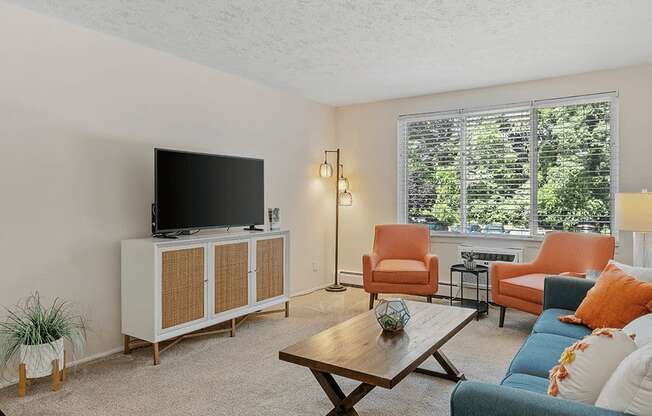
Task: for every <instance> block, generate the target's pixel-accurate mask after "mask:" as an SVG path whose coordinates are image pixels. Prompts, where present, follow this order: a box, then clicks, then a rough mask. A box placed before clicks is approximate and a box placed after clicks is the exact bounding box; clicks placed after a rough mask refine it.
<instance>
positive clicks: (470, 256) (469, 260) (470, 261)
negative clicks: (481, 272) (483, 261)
mask: <svg viewBox="0 0 652 416" xmlns="http://www.w3.org/2000/svg"><path fill="white" fill-rule="evenodd" d="M462 259H463V260H464V267H465V268H466V269H468V270H475V266H476V264H475V253H474V252H472V251H467V252H464V253H462Z"/></svg>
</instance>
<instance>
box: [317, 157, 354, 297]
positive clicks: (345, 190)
mask: <svg viewBox="0 0 652 416" xmlns="http://www.w3.org/2000/svg"><path fill="white" fill-rule="evenodd" d="M332 153H335V155H336V159H337V160H336V162H335V166H336V178H337V181H336V182H335V281H334V283H333V284H332V285H330V286H328V287H326V290H327V291H329V292H343V291H345V290H346V287H345V286H342V285H341V284H340V280H339V276H338V273H337V271H338V255H339V233H340V206H351V205H353V196H352V195H351V193H350V192H349V180H348V179H347V178H345V177H344V165H342V163H341V161H340V149H337V150H325V151H324V163H322V164H321V165H320V166H319V176H321V177H322V178H330V177H331V176H333V166H332V165H331V164H330V163H329V162H328V155H329V154H332Z"/></svg>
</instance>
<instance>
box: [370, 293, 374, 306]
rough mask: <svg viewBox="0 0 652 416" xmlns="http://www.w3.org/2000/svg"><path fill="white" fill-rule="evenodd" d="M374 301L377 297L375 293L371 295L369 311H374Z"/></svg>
mask: <svg viewBox="0 0 652 416" xmlns="http://www.w3.org/2000/svg"><path fill="white" fill-rule="evenodd" d="M374 299H375V295H374V294H373V293H370V294H369V310H372V309H373V308H374Z"/></svg>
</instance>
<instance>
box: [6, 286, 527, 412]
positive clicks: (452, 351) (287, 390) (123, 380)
mask: <svg viewBox="0 0 652 416" xmlns="http://www.w3.org/2000/svg"><path fill="white" fill-rule="evenodd" d="M367 302H368V298H367V297H366V295H365V294H364V292H363V291H362V290H360V289H350V290H348V291H347V292H344V293H337V294H334V293H326V292H324V291H319V292H316V293H313V294H310V295H306V296H302V297H298V298H294V299H293V300H292V303H291V305H292V314H291V317H290V318H289V319H284V318H283V317H282V315H276V314H274V315H265V316H261V317H256V318H251V319H250V320H249V321H247V322H245V323H244V324H243V325H242V326H241V327H240V330H239V332H238V334H237V336H236V337H235V338H229V337H228V336H222V335H218V336H213V337H206V338H197V339H194V340H189V341H184V342H182V343H181V344H179V345H178V346H176V347H174V348H172V349H170V350H169V351H167V352H166V353H164V354H163V355H162V364H161V365H160V366H156V367H154V366H152V362H151V355H150V351H149V349H143V350H138V351H136V352H134V353H132V354H131V355H130V356H125V355H122V354H117V355H115V356H112V357H109V358H107V359H105V360H102V361H100V362H94V363H91V364H87V365H83V366H80V367H79V368H77V369H75V370H73V371H72V372H71V373H70V378H69V380H68V381H67V382H65V383H64V384H63V387H62V389H61V391H59V392H56V393H55V392H51V391H49V384H48V380H47V379H44V380H40V381H36V382H35V383H33V385H32V386H30V388H29V391H28V396H27V397H25V398H23V399H18V398H17V390H16V387H15V386H13V387H8V388H6V389H4V390H2V391H0V409H2V410H3V411H4V412H5V413H6V414H7V416H17V415H30V416H40V415H43V416H45V415H47V416H55V415H67V416H73V415H84V416H88V415H98V416H103V415H156V416H167V415H185V416H191V415H192V416H195V415H196V416H200V415H202V416H203V415H210V416H218V415H279V416H281V415H283V416H287V415H323V414H326V413H327V412H328V411H329V410H330V409H331V406H330V402H329V401H328V400H327V399H326V396H325V395H324V393H323V392H322V390H321V388H320V387H319V385H318V384H317V382H316V381H315V379H314V378H313V376H312V374H310V372H309V371H308V370H307V369H306V368H303V367H299V366H296V365H293V364H289V363H286V362H282V361H279V359H278V351H279V350H280V349H282V348H284V347H286V346H288V345H290V344H292V343H294V342H297V341H299V340H301V339H302V338H304V337H306V336H308V335H311V334H314V333H317V332H319V331H320V330H322V329H325V328H327V327H329V326H331V325H333V324H335V323H338V322H341V321H344V320H346V319H348V318H350V317H352V316H354V315H356V314H358V313H361V312H364V311H365V310H367V305H368V303H367ZM490 314H491V315H490V317H489V318H488V319H487V318H484V319H480V321H479V322H475V321H474V322H472V323H471V324H470V325H468V326H467V327H466V328H464V329H463V330H462V331H461V332H460V333H459V334H458V335H457V336H455V337H454V338H453V339H452V340H451V341H449V342H448V343H447V344H446V345H445V346H444V348H443V350H444V351H445V353H446V354H447V355H448V357H449V358H450V359H451V360H452V361H453V362H454V363H455V364H456V365H457V367H458V368H459V369H460V370H462V371H464V372H465V373H466V376H467V378H469V379H471V380H482V381H487V382H491V383H496V382H498V381H500V379H501V377H502V376H503V374H504V373H505V370H506V368H507V366H508V364H509V362H510V360H511V358H512V356H513V355H514V354H515V353H516V351H517V350H518V348H519V347H520V345H521V343H522V342H523V340H524V339H525V337H526V336H527V334H528V333H529V331H530V328H531V326H532V324H533V323H534V317H533V316H530V315H527V314H524V313H519V312H515V311H514V312H512V311H508V315H507V324H506V327H505V328H503V329H499V328H498V325H497V322H498V311H497V309H495V308H492V309H491V310H490ZM427 363H428V365H424V366H429V367H431V368H436V367H437V363H436V362H435V361H434V359H431V360H429V361H427ZM337 379H338V381H341V382H342V383H341V385H342V387H343V389H344V390H345V391H349V390H350V389H352V388H353V387H354V386H355V383H354V382H350V381H347V380H343V379H340V378H337ZM453 387H454V383H453V382H449V381H445V380H439V379H434V378H431V377H428V376H424V375H419V374H412V375H410V376H408V377H407V378H406V379H405V380H403V381H402V382H401V383H399V385H398V386H397V387H395V388H394V389H392V390H385V389H382V388H376V389H374V390H373V391H372V392H371V393H370V394H369V395H368V396H367V397H365V398H364V399H363V400H362V401H361V402H360V403H359V404H358V405H357V406H356V409H357V410H358V412H359V413H360V415H361V416H363V415H392V416H395V415H428V416H432V415H447V414H449V397H450V393H451V391H452V390H453Z"/></svg>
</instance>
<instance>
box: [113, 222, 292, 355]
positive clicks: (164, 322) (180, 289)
mask: <svg viewBox="0 0 652 416" xmlns="http://www.w3.org/2000/svg"><path fill="white" fill-rule="evenodd" d="M289 243H290V232H289V231H288V230H278V231H263V232H256V231H237V232H217V233H199V234H197V235H192V236H180V237H179V238H178V239H162V238H140V239H131V240H123V241H122V253H121V274H122V277H121V294H122V334H123V335H124V338H125V340H124V341H125V345H124V347H125V353H127V354H128V353H129V352H130V351H131V349H132V348H137V347H140V346H146V345H150V344H151V346H152V351H153V355H154V364H155V365H156V364H159V363H160V353H161V352H163V351H164V350H165V349H167V348H169V347H171V346H172V345H174V344H176V342H178V341H180V340H181V339H183V338H187V337H192V336H198V335H206V334H213V333H220V332H230V334H231V336H235V330H236V326H237V325H238V323H239V322H238V321H237V319H238V318H242V319H244V318H246V316H247V315H249V314H252V313H257V312H260V311H261V310H263V309H266V308H269V307H271V306H275V305H279V304H285V308H284V309H282V310H276V311H271V312H283V311H284V312H285V315H286V316H288V314H289V288H290V273H289V270H290V269H289V263H290V262H289V260H290V253H289ZM242 319H241V320H242ZM224 323H227V324H228V326H227V327H226V328H219V325H218V324H224ZM222 326H223V325H222ZM163 341H169V342H168V343H167V344H168V345H166V346H165V347H163V348H162V349H161V348H159V343H161V342H163Z"/></svg>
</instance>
